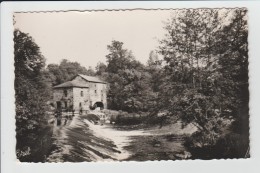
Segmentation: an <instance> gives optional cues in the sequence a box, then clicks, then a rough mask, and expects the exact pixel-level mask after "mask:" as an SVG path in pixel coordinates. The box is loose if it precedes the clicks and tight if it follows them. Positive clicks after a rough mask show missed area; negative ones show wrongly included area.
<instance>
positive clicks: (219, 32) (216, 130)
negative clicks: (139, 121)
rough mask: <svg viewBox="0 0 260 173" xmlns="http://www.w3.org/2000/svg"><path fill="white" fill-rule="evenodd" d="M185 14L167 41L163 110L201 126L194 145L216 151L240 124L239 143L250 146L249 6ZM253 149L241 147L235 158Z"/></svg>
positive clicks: (168, 28) (169, 28) (169, 29)
mask: <svg viewBox="0 0 260 173" xmlns="http://www.w3.org/2000/svg"><path fill="white" fill-rule="evenodd" d="M179 12H180V13H178V14H176V16H175V17H174V18H172V19H170V20H169V21H168V23H167V24H166V26H165V30H166V31H167V34H166V37H165V39H163V40H161V46H160V54H161V55H163V57H164V62H165V64H166V65H165V66H164V74H165V78H164V81H163V83H162V85H161V86H160V87H161V92H160V95H159V99H160V101H159V103H161V104H158V106H159V107H158V109H159V110H167V111H168V113H169V116H175V117H177V118H178V119H181V120H182V122H183V123H185V124H189V123H193V124H194V125H196V126H197V127H198V129H199V130H198V132H197V133H196V134H194V135H193V137H194V138H193V140H192V141H191V143H189V144H188V145H189V146H190V147H194V148H204V149H205V147H208V148H209V150H211V149H212V148H211V147H213V146H214V147H215V146H216V145H217V143H218V142H219V139H221V138H223V137H224V136H225V135H228V134H229V133H230V131H231V132H235V129H237V128H241V129H243V130H241V131H240V132H239V131H237V130H236V133H237V134H238V135H237V136H238V138H237V139H236V141H235V142H236V143H241V144H242V143H244V142H243V140H244V141H247V142H245V143H247V144H248V129H249V128H248V74H247V73H248V54H247V22H246V21H247V20H246V13H247V11H246V9H230V10H225V11H222V10H220V9H199V10H193V9H185V10H181V11H179ZM238 124H239V125H238ZM232 126H233V127H232ZM242 131H243V132H242ZM233 136H235V135H233ZM228 145H231V141H230V143H229V144H228ZM229 147H231V148H232V146H229ZM247 149H248V145H245V146H240V148H239V149H238V148H236V149H235V150H234V152H236V153H232V154H233V155H232V157H241V153H243V154H244V155H245V154H246V151H247ZM229 150H230V149H229ZM238 151H239V152H238ZM224 152H225V151H223V153H224ZM230 152H232V151H230ZM228 156H229V157H230V153H228ZM211 157H212V155H211ZM222 157H223V156H222ZM242 157H243V156H242Z"/></svg>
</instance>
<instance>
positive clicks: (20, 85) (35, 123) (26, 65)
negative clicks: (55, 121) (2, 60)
mask: <svg viewBox="0 0 260 173" xmlns="http://www.w3.org/2000/svg"><path fill="white" fill-rule="evenodd" d="M14 43H15V44H14V55H15V56H14V60H15V61H14V62H15V63H14V65H15V103H16V132H17V134H16V137H17V145H16V149H17V157H18V159H20V160H21V161H39V160H42V159H43V155H44V154H46V153H44V152H45V151H44V150H41V145H39V146H37V147H36V145H35V144H36V143H38V144H43V142H48V141H49V139H50V137H51V136H48V131H49V130H50V129H49V127H48V125H47V119H48V115H47V111H48V106H47V104H46V103H47V101H48V100H49V98H50V95H51V93H50V88H49V87H48V85H47V84H46V83H45V80H44V75H43V72H42V70H43V68H44V65H45V58H44V57H43V56H42V55H41V52H40V49H39V47H38V45H37V44H36V43H35V42H34V40H33V39H32V37H30V36H29V35H28V34H25V33H23V32H21V31H19V30H15V31H14ZM43 133H44V134H43ZM46 135H47V136H46ZM41 152H43V153H42V155H40V154H39V153H41ZM32 159H33V160H32Z"/></svg>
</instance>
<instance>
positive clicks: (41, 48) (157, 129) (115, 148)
mask: <svg viewBox="0 0 260 173" xmlns="http://www.w3.org/2000/svg"><path fill="white" fill-rule="evenodd" d="M247 13H248V10H247V8H194V9H192V8H189V9H167V10H140V9H133V10H131V11H130V10H125V11H91V12H89V11H83V12H78V11H69V12H55V13H53V12H37V13H36V12H17V13H14V18H13V21H14V60H15V63H14V66H15V99H16V101H15V104H16V139H17V145H16V154H17V159H18V160H19V161H21V162H93V161H94V162H96V161H151V160H183V159H223V158H225V159H226V158H249V157H250V154H249V153H250V152H249V151H250V148H249V108H248V102H249V90H248V22H247V20H248V17H247Z"/></svg>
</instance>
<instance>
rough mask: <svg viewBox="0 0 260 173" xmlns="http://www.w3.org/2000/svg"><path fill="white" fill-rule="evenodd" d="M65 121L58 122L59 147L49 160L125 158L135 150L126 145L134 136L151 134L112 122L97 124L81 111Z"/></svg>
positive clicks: (78, 160) (55, 130)
mask: <svg viewBox="0 0 260 173" xmlns="http://www.w3.org/2000/svg"><path fill="white" fill-rule="evenodd" d="M65 121H66V120H65V119H63V120H62V123H61V125H60V126H57V123H56V122H55V123H54V128H53V140H54V146H55V147H54V149H53V151H52V152H51V154H50V156H49V157H48V158H47V161H48V162H66V161H70V162H81V161H111V160H118V161H120V160H124V159H127V158H128V157H130V156H131V154H132V153H130V152H129V151H127V150H125V149H124V148H125V147H126V146H128V145H129V143H130V142H131V137H133V136H144V135H151V134H149V133H147V132H146V133H145V132H144V131H142V130H131V131H123V130H117V129H114V128H113V127H112V125H110V124H107V125H106V124H104V125H94V124H92V123H91V122H90V121H88V120H87V119H86V118H85V117H84V116H81V115H77V116H75V117H73V119H72V120H67V121H66V123H65Z"/></svg>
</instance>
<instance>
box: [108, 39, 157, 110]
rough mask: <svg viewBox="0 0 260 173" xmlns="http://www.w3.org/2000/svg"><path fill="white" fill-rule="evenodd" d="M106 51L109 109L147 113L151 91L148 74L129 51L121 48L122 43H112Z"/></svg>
mask: <svg viewBox="0 0 260 173" xmlns="http://www.w3.org/2000/svg"><path fill="white" fill-rule="evenodd" d="M108 50H109V54H108V55H107V56H106V57H107V62H108V65H107V69H106V71H107V81H108V82H109V84H110V87H109V92H108V101H109V107H110V108H111V109H117V110H124V111H128V112H138V111H147V102H148V99H149V94H151V93H152V90H151V87H150V86H149V81H150V74H149V73H148V72H147V71H146V69H145V66H144V65H142V64H141V63H140V62H139V61H137V60H135V58H134V56H133V54H132V52H131V51H129V50H127V49H124V48H123V43H122V42H119V41H112V43H111V45H108Z"/></svg>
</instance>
